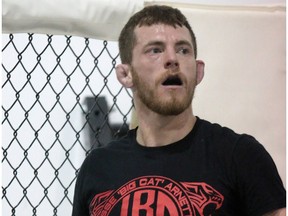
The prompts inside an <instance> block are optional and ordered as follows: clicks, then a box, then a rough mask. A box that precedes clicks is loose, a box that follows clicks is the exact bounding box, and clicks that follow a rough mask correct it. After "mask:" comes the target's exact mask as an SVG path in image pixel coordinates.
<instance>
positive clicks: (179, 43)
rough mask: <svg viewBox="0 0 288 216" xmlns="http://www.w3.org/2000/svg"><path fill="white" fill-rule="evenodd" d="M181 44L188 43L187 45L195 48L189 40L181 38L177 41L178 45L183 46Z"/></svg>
mask: <svg viewBox="0 0 288 216" xmlns="http://www.w3.org/2000/svg"><path fill="white" fill-rule="evenodd" d="M181 45H187V46H189V47H191V48H193V45H192V44H191V43H190V42H189V41H187V40H180V41H178V42H177V43H176V46H181Z"/></svg>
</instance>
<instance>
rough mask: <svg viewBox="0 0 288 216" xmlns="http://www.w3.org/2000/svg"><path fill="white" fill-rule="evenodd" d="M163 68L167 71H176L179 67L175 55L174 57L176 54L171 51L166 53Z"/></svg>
mask: <svg viewBox="0 0 288 216" xmlns="http://www.w3.org/2000/svg"><path fill="white" fill-rule="evenodd" d="M164 67H165V69H167V70H168V69H170V70H173V69H176V68H178V67H179V62H178V59H177V55H176V52H175V51H174V50H173V51H172V50H171V51H168V50H167V51H166V55H165V62H164Z"/></svg>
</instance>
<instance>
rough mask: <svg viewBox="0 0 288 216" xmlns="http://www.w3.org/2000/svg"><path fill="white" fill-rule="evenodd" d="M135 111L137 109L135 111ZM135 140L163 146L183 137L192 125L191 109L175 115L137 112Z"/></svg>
mask: <svg viewBox="0 0 288 216" xmlns="http://www.w3.org/2000/svg"><path fill="white" fill-rule="evenodd" d="M136 112H137V111H136ZM137 116H138V120H139V122H138V124H139V125H138V130H137V137H136V139H137V142H138V143H139V144H140V145H143V146H147V147H157V146H164V145H169V144H171V143H174V142H176V141H179V140H181V139H182V138H184V137H185V136H186V135H187V134H188V133H189V132H190V131H191V130H192V128H193V127H194V124H195V122H196V117H195V116H194V115H193V113H192V109H187V110H186V111H184V112H183V113H181V114H179V115H176V116H162V115H159V114H156V113H153V112H151V113H148V114H147V113H145V114H144V113H142V114H141V113H139V112H138V113H137Z"/></svg>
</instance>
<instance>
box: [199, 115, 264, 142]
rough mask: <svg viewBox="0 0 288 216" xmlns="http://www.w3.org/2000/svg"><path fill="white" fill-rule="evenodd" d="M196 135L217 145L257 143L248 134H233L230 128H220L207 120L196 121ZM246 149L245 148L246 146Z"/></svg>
mask: <svg viewBox="0 0 288 216" xmlns="http://www.w3.org/2000/svg"><path fill="white" fill-rule="evenodd" d="M198 120H199V128H198V131H199V132H198V133H199V134H200V136H201V137H204V139H205V140H209V141H211V142H215V143H218V144H219V145H229V146H231V145H233V146H234V147H235V145H239V144H240V145H242V146H243V145H244V146H246V145H251V144H252V145H254V144H259V142H258V141H257V140H256V139H255V137H253V136H252V135H250V134H246V133H242V134H241V133H238V132H235V131H234V130H233V129H232V128H229V127H226V126H222V125H221V124H218V123H211V122H209V121H207V120H203V119H198ZM246 147H247V146H246Z"/></svg>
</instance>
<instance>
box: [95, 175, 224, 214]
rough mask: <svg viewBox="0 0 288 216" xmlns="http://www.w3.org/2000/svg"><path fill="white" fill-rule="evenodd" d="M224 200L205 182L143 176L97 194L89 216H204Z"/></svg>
mask: <svg viewBox="0 0 288 216" xmlns="http://www.w3.org/2000/svg"><path fill="white" fill-rule="evenodd" d="M223 201H224V197H223V196H222V195H221V194H220V193H219V192H218V191H217V190H215V189H214V188H212V187H211V186H209V185H208V184H206V183H191V182H181V183H178V182H175V181H173V180H171V179H169V178H166V177H162V176H144V177H140V178H136V179H133V180H132V181H130V182H128V183H126V184H125V185H123V186H122V187H120V188H119V189H118V190H115V191H114V190H111V191H106V192H103V193H101V194H97V195H96V196H95V197H94V198H93V200H92V201H91V203H90V215H91V216H109V215H120V216H140V215H146V216H164V215H175V216H177V215H178V216H186V215H187V216H188V215H190V216H205V215H210V214H212V213H213V212H214V211H215V210H217V209H219V208H220V207H221V206H222V203H223ZM119 212H120V213H119Z"/></svg>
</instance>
